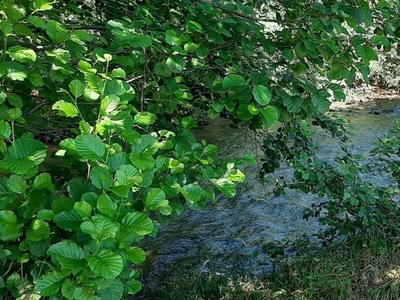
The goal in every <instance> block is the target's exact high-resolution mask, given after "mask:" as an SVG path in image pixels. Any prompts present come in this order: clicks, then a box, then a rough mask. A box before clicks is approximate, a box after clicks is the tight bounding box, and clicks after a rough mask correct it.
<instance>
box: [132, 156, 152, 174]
mask: <svg viewBox="0 0 400 300" xmlns="http://www.w3.org/2000/svg"><path fill="white" fill-rule="evenodd" d="M129 159H130V160H131V162H132V164H133V165H134V166H135V167H136V168H138V169H139V170H144V169H151V168H153V167H154V165H155V160H154V157H153V156H152V155H151V154H149V153H135V152H133V153H131V155H130V156H129Z"/></svg>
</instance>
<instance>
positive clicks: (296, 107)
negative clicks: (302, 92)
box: [283, 96, 303, 113]
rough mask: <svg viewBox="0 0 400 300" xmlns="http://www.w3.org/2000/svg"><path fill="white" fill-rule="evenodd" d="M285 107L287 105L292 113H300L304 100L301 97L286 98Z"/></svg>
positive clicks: (284, 100)
mask: <svg viewBox="0 0 400 300" xmlns="http://www.w3.org/2000/svg"><path fill="white" fill-rule="evenodd" d="M283 105H285V106H286V107H287V109H288V111H289V112H290V113H299V112H300V111H301V109H302V107H303V100H302V99H301V97H298V96H293V97H289V96H288V97H285V98H284V99H283Z"/></svg>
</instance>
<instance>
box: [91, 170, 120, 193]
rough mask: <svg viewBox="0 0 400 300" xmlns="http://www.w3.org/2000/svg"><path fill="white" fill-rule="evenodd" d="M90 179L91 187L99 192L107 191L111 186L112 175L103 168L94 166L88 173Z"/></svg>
mask: <svg viewBox="0 0 400 300" xmlns="http://www.w3.org/2000/svg"><path fill="white" fill-rule="evenodd" d="M90 179H91V181H92V183H93V185H94V186H95V187H97V188H99V189H101V190H107V189H109V188H110V187H112V185H113V180H114V179H113V176H112V174H111V173H110V172H109V171H108V170H107V169H106V168H103V167H99V166H95V167H93V169H92V170H91V171H90Z"/></svg>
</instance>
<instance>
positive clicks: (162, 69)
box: [154, 62, 171, 77]
mask: <svg viewBox="0 0 400 300" xmlns="http://www.w3.org/2000/svg"><path fill="white" fill-rule="evenodd" d="M154 72H155V73H156V75H157V76H160V77H169V76H171V70H170V69H169V68H168V66H167V64H166V63H165V62H160V63H156V64H155V66H154Z"/></svg>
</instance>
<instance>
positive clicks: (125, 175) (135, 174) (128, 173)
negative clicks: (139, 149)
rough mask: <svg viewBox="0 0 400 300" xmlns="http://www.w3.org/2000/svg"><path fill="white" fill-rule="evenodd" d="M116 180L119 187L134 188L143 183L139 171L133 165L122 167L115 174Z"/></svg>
mask: <svg viewBox="0 0 400 300" xmlns="http://www.w3.org/2000/svg"><path fill="white" fill-rule="evenodd" d="M115 179H116V180H117V183H118V185H123V186H127V187H133V186H134V185H136V184H139V183H141V182H142V180H143V179H142V177H141V176H140V175H139V171H138V170H137V169H136V168H135V167H134V166H131V165H121V166H119V167H118V169H117V171H116V172H115Z"/></svg>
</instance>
